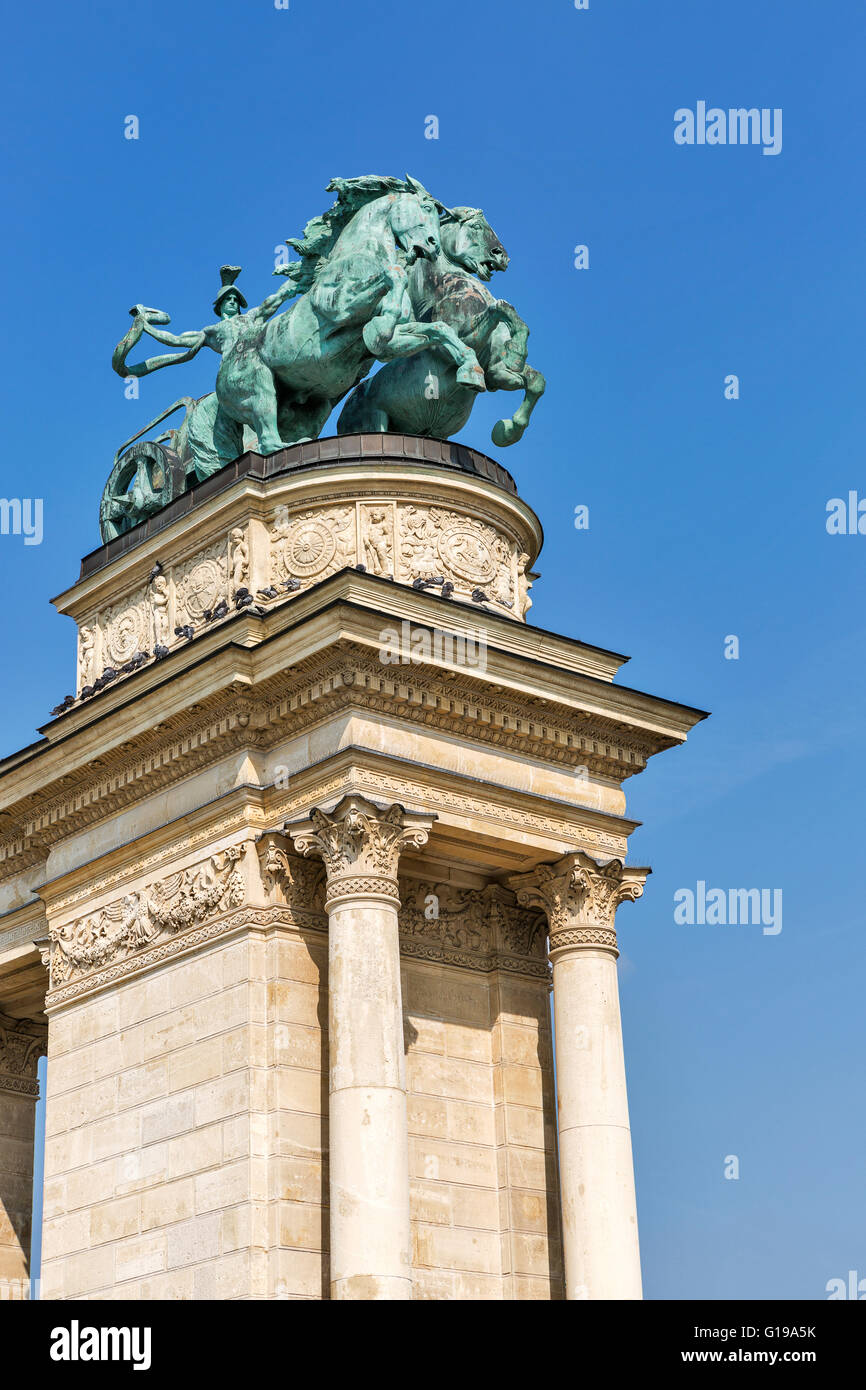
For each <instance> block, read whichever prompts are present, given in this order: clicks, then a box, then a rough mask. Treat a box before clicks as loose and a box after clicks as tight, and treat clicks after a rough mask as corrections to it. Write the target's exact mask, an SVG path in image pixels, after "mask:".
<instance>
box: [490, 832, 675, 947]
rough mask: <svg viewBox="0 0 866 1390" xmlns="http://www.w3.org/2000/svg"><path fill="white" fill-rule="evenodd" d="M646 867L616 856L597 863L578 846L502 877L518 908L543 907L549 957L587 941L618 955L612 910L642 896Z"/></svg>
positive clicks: (646, 873) (582, 944)
mask: <svg viewBox="0 0 866 1390" xmlns="http://www.w3.org/2000/svg"><path fill="white" fill-rule="evenodd" d="M650 872H651V870H650V869H645V868H636V867H635V868H631V867H629V868H626V867H625V865H624V864H623V862H622V860H621V859H609V860H608V861H607V863H602V862H600V861H599V860H596V859H593V858H592V857H591V856H590V855H588V854H584V853H583V851H582V850H578V851H577V852H576V853H575V854H566V855H564V857H563V858H562V859H559V860H557V861H556V863H555V864H539V865H538V867H537V868H535V869H532V870H530V872H529V873H524V874H511V875H510V877H509V878H508V880H507V881H508V886H509V888H511V889H513V891H514V892H515V893H516V894H517V901H518V902H519V903H520V904H521V905H522V906H523V907H540V908H542V909H543V910H544V911H545V912H546V914H547V921H548V926H549V930H550V954H551V956H552V955H553V954H554V952H556V951H561V950H563V949H565V948H574V947H586V946H594V947H596V948H598V949H601V950H605V951H610V952H612V953H613V955H615V956H617V955H619V951H618V949H617V944H616V928H615V925H614V919H615V917H616V910H617V908H618V907H619V905H620V903H622V902H634V901H635V899H636V898H639V897H640V896H641V894H642V893H643V885H644V883H645V882H646V879H647V876H648V875H649V873H650Z"/></svg>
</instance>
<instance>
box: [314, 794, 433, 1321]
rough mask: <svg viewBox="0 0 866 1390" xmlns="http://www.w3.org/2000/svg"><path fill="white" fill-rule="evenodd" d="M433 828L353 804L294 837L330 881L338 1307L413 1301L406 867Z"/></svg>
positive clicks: (395, 810) (318, 817)
mask: <svg viewBox="0 0 866 1390" xmlns="http://www.w3.org/2000/svg"><path fill="white" fill-rule="evenodd" d="M430 824H431V820H430V819H429V818H428V819H426V820H425V819H422V818H421V817H418V816H412V815H410V814H408V813H406V812H405V811H404V810H403V808H402V807H400V806H392V807H390V808H388V809H387V810H384V809H382V808H380V807H378V806H375V805H374V804H373V803H372V802H368V801H366V800H365V798H363V797H358V796H349V797H344V798H343V800H342V801H341V802H340V803H339V805H338V806H337V807H336V808H335V809H334V811H333V812H332V813H331V814H330V815H325V814H324V813H323V812H321V811H319V810H315V811H313V812H312V813H311V816H310V820H309V822H308V823H307V824H306V825H305V826H301V827H290V833H291V834H292V836H293V839H294V842H295V847H296V848H297V849H298V850H299V851H300V852H301V853H302V854H318V855H321V857H322V859H323V860H324V862H325V871H326V874H327V894H326V902H325V906H326V909H327V912H328V1040H329V1051H330V1058H329V1063H330V1067H329V1072H330V1074H329V1104H328V1110H329V1122H330V1123H329V1129H330V1141H329V1153H330V1158H329V1164H330V1229H331V1297H332V1298H335V1299H408V1298H411V1297H412V1254H411V1230H410V1223H409V1139H408V1124H407V1115H406V1066H405V1051H404V1046H403V1003H402V997H401V989H400V942H399V932H398V918H397V913H398V908H399V906H400V900H399V895H398V887H397V865H398V861H399V857H400V853H401V851H402V849H403V848H404V847H405V846H407V845H414V846H421V845H423V844H424V843H425V842H426V839H427V830H428V828H429V826H430Z"/></svg>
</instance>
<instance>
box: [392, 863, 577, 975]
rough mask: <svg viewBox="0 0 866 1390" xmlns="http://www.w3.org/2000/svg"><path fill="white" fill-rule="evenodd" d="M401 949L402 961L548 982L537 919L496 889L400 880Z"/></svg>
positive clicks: (496, 886)
mask: <svg viewBox="0 0 866 1390" xmlns="http://www.w3.org/2000/svg"><path fill="white" fill-rule="evenodd" d="M400 888H401V894H400V896H401V899H402V907H401V910H400V949H401V951H402V953H403V955H405V956H414V957H416V958H418V959H421V960H432V961H440V962H442V963H443V964H446V965H462V966H467V967H468V968H470V969H472V970H484V971H489V970H494V969H497V968H504V969H507V970H515V971H518V972H521V973H524V974H530V975H536V976H546V975H547V974H548V969H549V968H548V965H547V959H546V955H545V936H546V933H545V927H544V918H543V916H542V914H541V913H539V912H538V911H534V910H532V909H531V908H526V907H522V906H521V905H520V904H519V903H518V902H517V900H516V899H515V896H514V894H513V893H511V892H509V891H508V890H507V889H506V888H503V887H502V886H501V885H500V884H498V883H489V884H487V885H486V887H484V888H480V889H478V888H456V887H454V885H453V884H448V883H435V882H433V881H429V882H423V881H422V882H418V881H417V880H414V879H413V880H401V884H400Z"/></svg>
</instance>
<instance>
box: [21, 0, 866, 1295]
mask: <svg viewBox="0 0 866 1390" xmlns="http://www.w3.org/2000/svg"><path fill="white" fill-rule="evenodd" d="M4 37H5V40H6V44H7V61H6V64H5V66H4V82H3V86H2V90H0V104H2V118H3V128H4V132H5V142H4V143H5V146H6V152H5V155H4V191H5V195H6V197H5V212H4V217H3V219H2V224H0V239H2V244H3V253H4V254H3V264H4V266H5V273H4V276H3V299H4V304H5V310H4V323H5V328H6V331H5V333H4V334H3V335H2V345H0V353H2V374H0V381H2V389H3V395H4V398H5V399H4V411H3V418H4V420H5V422H6V445H5V449H4V453H3V480H2V491H3V493H4V495H7V496H9V495H12V496H17V495H25V496H41V497H43V498H44V501H45V539H44V541H43V544H42V545H41V546H32V547H24V546H23V544H22V542H21V539H20V538H16V537H9V536H6V537H0V578H2V584H3V592H4V594H5V603H4V605H3V616H2V623H3V637H4V648H5V664H6V674H7V682H8V685H7V690H6V699H5V702H4V704H5V707H4V725H3V733H2V742H3V745H4V747H3V749H2V751H4V752H8V751H12V750H13V749H15V748H16V747H18V746H20V745H22V744H24V743H27V742H29V741H30V740H31V739H32V738H33V736H34V729H35V726H36V725H37V724H39V723H41V722H43V720H44V719H45V717H46V716H47V712H48V710H49V709H50V707H51V706H52V705H53V704H55V703H56V701H57V700H58V699H59V698H61V697H62V696H63V695H64V694H65V693H66V692H67V691H69V690H70V689H72V685H73V679H74V677H73V669H74V632H73V627H72V624H71V623H70V622H69V621H68V620H66V619H62V618H60V617H58V616H57V615H56V614H55V613H54V611H53V610H52V609H51V608H50V607H49V606H48V603H47V599H48V597H49V596H50V595H52V594H54V593H57V592H58V591H59V590H61V589H63V588H65V587H66V586H67V585H68V584H69V583H70V582H72V581H73V580H74V579H75V577H76V574H77V566H78V561H79V557H80V556H81V555H82V554H83V553H85V552H86V551H88V550H90V549H92V548H93V547H94V546H95V545H96V544H97V543H98V539H99V538H98V531H97V511H98V503H99V496H100V492H101V489H102V486H103V483H104V480H105V478H106V476H107V474H108V471H109V468H110V466H111V460H112V456H113V453H114V450H115V449H116V448H117V446H118V445H119V443H120V442H121V441H122V440H123V439H124V438H126V437H127V436H128V435H129V434H131V433H133V431H134V430H135V429H137V428H138V427H139V426H140V425H142V424H144V423H145V422H146V420H148V419H149V418H150V417H151V415H154V414H156V413H157V411H158V410H159V409H160V408H162V407H163V406H164V405H165V404H167V403H168V402H169V401H171V400H173V399H174V398H175V397H176V396H178V395H181V394H185V393H188V394H193V395H195V394H197V393H200V392H203V391H204V390H206V389H209V388H210V385H211V383H212V380H213V376H214V372H215V367H216V358H215V357H213V356H212V355H210V354H207V355H206V354H204V353H202V354H201V356H200V358H198V359H196V361H195V362H194V363H192V364H190V365H188V366H185V367H183V368H177V369H174V370H172V371H170V372H163V373H160V374H158V375H157V376H155V377H152V378H150V379H149V380H146V381H145V382H144V383H143V384H142V390H141V398H140V400H139V401H137V402H129V401H126V400H124V396H123V385H122V383H121V382H120V380H119V378H117V377H116V376H114V375H113V374H112V372H111V370H110V368H109V358H110V354H111V349H112V347H113V345H114V343H115V342H116V341H117V339H118V338H119V337H120V336H121V334H122V333H123V332H124V331H125V329H126V327H127V325H128V323H129V319H128V317H127V309H128V307H129V306H130V305H131V304H133V303H134V302H136V301H142V302H144V303H146V304H149V305H155V306H158V307H160V308H163V309H166V310H168V311H169V312H170V313H171V315H172V321H173V325H174V326H175V327H176V328H177V329H187V328H197V327H200V326H201V325H203V324H204V323H206V322H208V321H209V319H210V316H211V309H210V306H211V303H212V300H213V297H214V292H215V289H216V287H217V268H218V267H219V265H220V264H221V263H222V262H224V261H232V262H235V263H238V264H242V265H243V266H244V276H243V282H242V283H243V285H244V288H245V291H246V294H247V296H248V298H249V300H250V302H251V303H253V302H258V300H259V299H260V298H261V297H262V296H263V295H264V294H266V293H267V292H269V291H270V290H271V289H272V288H273V287H274V286H275V284H277V283H278V282H276V281H274V280H273V279H272V278H271V275H270V271H271V268H272V265H273V256H274V247H275V246H276V245H277V244H278V243H279V242H281V241H282V240H283V239H284V238H285V237H286V236H294V235H297V234H298V233H299V232H300V231H301V229H302V227H303V224H304V222H305V221H306V219H307V218H308V217H310V216H311V215H312V214H314V213H317V212H320V211H322V210H323V209H324V208H325V206H326V205H327V204H328V202H329V201H330V197H329V195H325V193H324V186H325V184H326V183H327V182H328V180H329V178H331V176H333V175H335V174H341V175H356V174H361V173H367V172H381V173H395V174H401V173H403V172H404V171H406V170H409V171H410V172H411V173H413V174H414V175H416V176H417V177H419V178H421V179H422V180H423V181H424V182H425V183H426V184H427V185H428V187H430V188H431V190H432V191H433V192H434V193H435V194H436V195H437V196H438V197H439V198H441V199H443V200H444V201H446V202H450V203H468V204H474V205H480V206H482V207H483V208H484V209H485V211H486V212H487V215H488V217H489V219H490V221H491V222H492V224H493V225H494V227H495V228H496V229H497V231H498V232H499V234H500V236H501V237H502V238H503V240H504V242H505V245H506V246H507V248H508V250H509V252H510V254H511V257H512V264H511V268H510V269H509V271H508V273H507V275H506V276H499V277H497V279H496V281H495V282H494V288H495V289H496V290H497V292H498V293H499V294H500V295H503V296H505V297H507V298H508V299H509V300H511V301H512V302H513V303H514V304H515V305H516V306H517V307H518V309H519V310H520V312H521V313H522V314H523V316H524V317H525V318H526V319H527V321H528V322H529V324H530V326H531V328H532V338H531V349H532V351H531V359H530V360H531V361H532V362H533V363H534V364H535V365H536V366H537V367H539V368H540V369H541V370H543V371H544V372H545V374H546V376H547V379H548V392H547V395H546V397H545V398H544V400H543V402H542V403H541V405H540V406H539V408H538V410H537V412H536V415H535V419H534V421H533V424H532V427H531V430H530V432H529V433H528V434H527V436H526V438H525V439H524V441H523V442H522V443H521V444H519V445H518V446H516V447H515V448H513V449H511V450H503V451H498V450H496V448H495V446H493V445H492V444H491V443H490V440H489V431H490V427H491V425H492V423H493V421H494V420H495V419H496V418H498V416H499V415H500V414H503V413H507V412H506V411H503V409H502V406H503V404H506V405H511V404H513V403H514V401H515V398H514V397H508V398H506V397H504V396H501V395H500V396H498V397H495V398H492V397H491V398H489V399H485V400H482V401H481V402H480V404H479V405H478V407H477V408H476V411H475V414H474V417H473V419H472V421H471V422H470V425H469V426H468V427H467V429H466V430H465V431H464V433H463V435H462V436H461V437H462V438H463V439H464V440H465V441H466V442H467V443H469V444H472V445H474V446H476V447H479V448H481V449H483V450H485V451H486V452H488V453H490V454H493V455H495V456H496V457H498V458H500V459H501V460H502V462H503V463H505V464H506V466H507V467H508V468H509V469H511V471H512V472H513V473H514V475H515V477H516V479H517V482H518V485H519V487H520V490H521V493H522V495H523V496H524V497H525V498H526V500H527V501H528V502H529V503H530V504H531V505H532V506H533V507H534V508H535V509H536V510H537V512H538V513H539V515H540V517H541V518H542V521H543V523H544V525H545V528H546V544H545V548H544V552H543V555H542V560H541V565H540V568H541V570H542V571H543V578H542V579H541V580H540V581H539V583H538V584H537V585H536V588H535V591H534V598H535V607H534V608H533V609H532V613H531V617H532V619H533V621H534V622H536V623H538V624H539V625H541V626H543V627H546V628H551V629H554V630H556V631H560V632H564V633H568V634H570V635H572V636H575V637H580V638H583V639H585V640H586V641H588V642H592V643H596V644H598V645H601V646H606V647H610V648H612V649H614V650H616V651H624V652H629V653H631V655H632V658H633V660H632V661H631V663H630V664H629V665H628V666H627V667H626V669H625V670H624V672H623V673H622V679H623V680H624V681H625V683H627V684H630V685H633V686H637V687H638V688H640V689H644V690H648V691H651V692H654V693H656V694H660V695H665V696H670V697H673V698H675V699H679V700H682V701H684V702H686V703H691V704H695V705H698V706H700V707H702V708H705V709H709V710H712V711H713V717H712V719H711V720H710V721H708V722H707V723H705V724H703V725H702V726H701V727H699V729H698V730H697V731H696V732H695V734H694V736H693V740H692V741H691V742H690V744H689V745H688V746H687V747H686V748H685V749H683V750H677V751H675V752H671V753H668V754H665V755H662V756H661V757H659V758H658V759H657V760H656V761H655V762H654V763H653V764H652V765H651V767H650V769H649V770H648V771H647V772H646V773H645V774H643V775H642V776H640V777H639V778H637V779H634V780H632V781H630V782H628V783H627V784H626V788H627V791H628V794H629V811H630V813H631V814H632V815H633V816H634V817H635V818H639V819H641V820H643V821H644V823H645V828H643V829H641V830H640V831H639V832H638V833H637V834H636V835H635V837H634V839H633V842H632V846H633V848H632V853H631V858H632V860H633V862H638V863H650V864H652V865H653V868H654V874H653V877H652V879H651V881H650V885H649V887H648V890H647V893H646V895H645V897H644V899H643V900H642V901H641V902H640V903H639V904H637V905H635V906H627V907H624V908H623V909H622V912H621V914H620V923H619V925H620V929H621V938H622V942H623V946H624V959H623V961H622V969H621V984H622V1004H623V1012H624V1020H625V1035H626V1048H627V1058H628V1066H629V1088H630V1099H631V1111H632V1119H633V1128H634V1138H635V1156H636V1164H637V1180H638V1205H639V1215H640V1223H641V1237H642V1247H643V1260H644V1270H645V1282H646V1293H647V1296H648V1297H651V1298H671V1297H673V1298H679V1297H704V1298H728V1297H738V1296H744V1297H759V1298H765V1297H781V1298H789V1297H804V1298H821V1297H824V1296H826V1295H825V1294H824V1287H825V1284H826V1282H827V1280H828V1279H830V1278H833V1277H836V1276H839V1277H845V1276H846V1274H847V1271H848V1270H849V1269H857V1270H858V1271H859V1273H860V1275H861V1277H863V1276H866V1220H864V1197H863V1194H864V1183H866V1132H864V1128H866V1126H864V1106H863V1094H864V1046H863V978H864V973H863V971H864V932H863V915H864V914H863V905H862V896H863V871H864V847H863V785H864V772H866V766H864V764H866V739H864V736H863V719H862V709H863V696H864V672H866V643H864V638H866V623H864V617H863V608H862V593H863V567H864V559H866V536H863V537H861V536H846V537H831V536H829V535H828V534H827V532H826V529H825V508H826V504H827V501H828V499H829V498H831V497H836V496H846V495H847V493H848V491H849V490H850V489H858V488H860V489H861V490H862V491H863V493H864V494H866V474H864V467H863V459H864V435H866V410H864V391H863V358H864V329H863V309H864V293H863V222H864V213H866V195H864V180H863V147H864V135H866V130H864V125H866V119H864V111H866V108H864V103H863V99H862V97H863V53H864V39H866V11H864V8H863V6H862V4H861V3H859V0H834V3H833V4H819V3H817V2H816V0H811V2H810V3H807V0H761V3H760V4H756V3H755V0H728V3H727V4H724V5H716V4H709V3H695V0H657V3H653V2H652V0H590V8H589V10H588V11H586V12H580V11H576V10H575V8H574V6H573V4H572V3H571V0H543V3H541V4H527V3H525V2H524V3H519V4H518V3H516V0H439V3H438V4H436V5H407V4H405V3H396V0H378V3H376V4H366V5H359V4H349V3H345V0H341V2H340V3H338V2H337V0H291V5H290V8H289V9H288V10H287V11H278V10H276V9H275V8H274V7H273V4H272V3H271V0H235V3H227V0H208V3H207V4H205V3H203V2H202V0H185V3H183V4H169V3H167V0H152V2H151V3H150V4H148V5H117V4H115V3H113V4H105V3H101V4H92V5H89V6H86V7H84V8H82V7H81V6H69V5H67V4H60V3H58V0H47V2H46V3H44V4H41V5H39V6H37V7H33V6H30V7H27V6H21V5H19V6H16V7H14V9H12V10H10V11H9V12H8V13H7V18H6V28H5V31H4ZM698 101H706V102H707V103H708V105H709V106H714V105H717V106H719V107H722V108H728V107H732V106H733V107H737V106H747V107H750V106H757V107H769V108H775V107H781V108H782V110H783V113H784V123H783V149H782V153H781V154H779V155H778V156H777V157H765V156H763V155H762V153H761V150H760V149H759V148H753V147H746V148H743V147H708V146H704V147H691V148H689V147H680V146H677V145H676V144H675V143H674V139H673V131H674V111H675V110H676V109H677V108H679V107H684V106H689V107H692V108H694V107H695V106H696V104H697V102H698ZM129 114H134V115H137V116H138V117H139V120H140V139H139V140H138V141H127V140H125V139H124V138H123V123H124V117H125V116H127V115H129ZM430 114H435V115H437V116H438V117H439V121H440V138H439V140H438V141H431V140H425V138H424V119H425V117H426V116H427V115H430ZM578 243H585V244H587V245H588V246H589V248H590V268H589V270H587V271H582V272H578V271H577V270H575V269H574V268H573V248H574V246H575V245H576V244H578ZM729 373H736V374H737V375H738V376H739V378H740V383H741V397H740V399H739V400H738V401H727V400H725V398H724V379H725V377H726V376H727V375H728V374H729ZM327 432H330V431H327ZM581 503H585V504H587V505H588V506H589V508H590V529H589V530H588V531H586V532H578V531H576V530H575V529H574V526H573V524H572V517H573V513H574V508H575V506H576V505H578V504H581ZM728 634H735V635H737V636H738V637H739V639H740V659H739V660H738V661H726V660H725V659H724V656H723V648H724V641H725V638H726V636H727V635H728ZM698 880H704V881H706V882H707V883H708V884H709V885H711V886H714V887H722V888H725V889H728V888H737V887H743V888H749V887H765V888H771V889H775V888H780V889H782V890H783V894H784V918H783V930H782V931H781V933H780V934H779V935H777V936H765V935H763V934H762V932H761V930H760V927H757V926H747V927H743V926H740V927H718V926H693V927H685V926H678V925H677V924H676V923H675V922H674V919H673V894H674V892H675V891H676V890H677V888H681V887H692V888H694V886H695V884H696V883H697V881H698ZM728 1154H735V1155H737V1156H738V1157H739V1161H740V1174H741V1176H740V1178H739V1180H738V1181H726V1180H725V1179H724V1177H723V1165H724V1160H725V1156H726V1155H728Z"/></svg>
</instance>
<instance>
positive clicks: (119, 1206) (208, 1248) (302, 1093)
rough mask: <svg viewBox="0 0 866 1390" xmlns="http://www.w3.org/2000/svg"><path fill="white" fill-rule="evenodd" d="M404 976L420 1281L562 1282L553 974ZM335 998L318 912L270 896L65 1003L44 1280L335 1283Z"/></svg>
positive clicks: (112, 1288) (46, 1293) (455, 1290)
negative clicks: (275, 913) (307, 915)
mask: <svg viewBox="0 0 866 1390" xmlns="http://www.w3.org/2000/svg"><path fill="white" fill-rule="evenodd" d="M323 925H324V924H323ZM410 949H411V947H410ZM403 992H404V1015H405V1042H406V1047H407V1077H408V1088H409V1103H408V1109H409V1132H410V1164H411V1168H410V1173H411V1183H412V1194H411V1195H412V1225H413V1245H414V1255H413V1259H414V1296H415V1297H416V1298H419V1299H501V1298H520V1299H523V1298H542V1299H549V1298H559V1297H561V1296H562V1273H561V1251H560V1236H559V1217H558V1210H557V1179H556V1153H555V1132H554V1120H553V1095H552V1058H551V1036H550V1017H549V984H548V981H547V979H546V978H524V977H521V976H520V975H518V974H516V973H512V972H510V971H507V970H500V969H493V970H490V969H486V970H484V969H470V968H466V967H465V966H453V965H448V964H444V963H441V962H438V961H436V962H431V961H424V960H419V959H413V958H412V957H411V956H409V957H406V958H404V966H403ZM327 1017H328V1012H327V935H326V932H325V931H324V930H321V931H316V930H306V929H303V930H298V929H296V928H292V927H288V926H284V925H279V926H274V925H272V924H271V925H269V924H268V923H267V921H266V920H265V918H264V915H262V920H260V921H251V922H249V923H247V924H246V926H244V927H243V928H242V929H240V930H238V931H236V932H235V934H234V935H233V936H232V937H231V938H230V939H222V940H217V941H214V942H212V943H211V944H209V945H208V946H206V947H205V948H203V949H201V950H199V951H197V952H195V953H191V954H188V955H183V956H179V957H178V956H175V957H173V958H171V959H169V960H168V961H166V962H165V963H164V964H161V965H159V966H157V967H156V968H153V969H151V970H149V971H148V972H147V973H145V974H142V975H139V976H133V977H132V978H127V979H121V980H119V981H118V982H117V983H116V984H115V985H114V986H113V987H111V988H109V989H103V990H102V991H101V992H100V993H97V994H92V995H89V996H86V997H84V998H83V999H78V1000H75V999H73V1000H71V1001H70V1002H69V1003H66V1004H64V1005H62V1006H60V1007H58V1008H57V1009H56V1010H54V1011H53V1012H52V1014H51V1018H50V1032H49V1072H48V1094H49V1103H48V1111H47V1137H46V1180H45V1221H44V1246H43V1297H45V1298H67V1299H82V1298H95V1299H104V1298H110V1297H117V1298H134V1299H154V1298H156V1299H158V1298H169V1297H170V1298H176V1299H233V1298H283V1299H295V1298H302V1299H304V1298H306V1299H321V1298H327V1297H328V1287H329V1268H328V1221H329V1209H328V1158H327V1155H328V1120H327V1085H328V1036H327Z"/></svg>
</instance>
